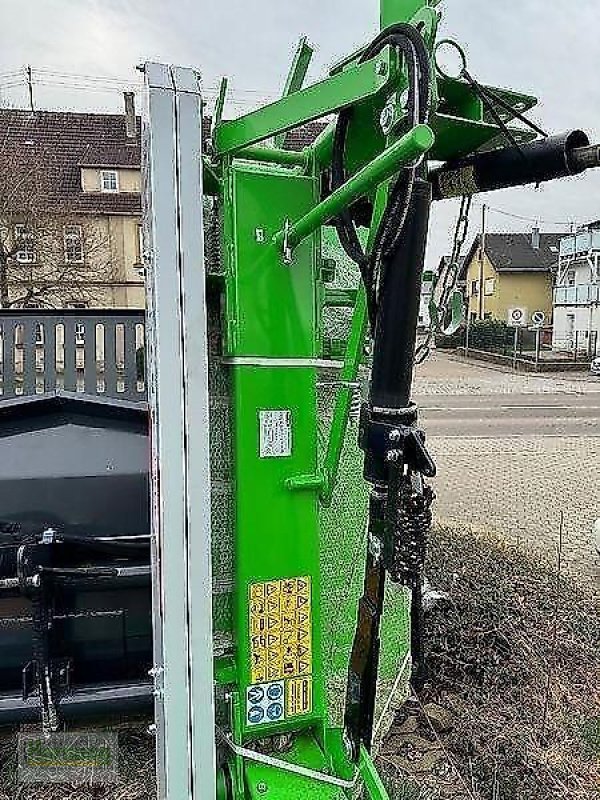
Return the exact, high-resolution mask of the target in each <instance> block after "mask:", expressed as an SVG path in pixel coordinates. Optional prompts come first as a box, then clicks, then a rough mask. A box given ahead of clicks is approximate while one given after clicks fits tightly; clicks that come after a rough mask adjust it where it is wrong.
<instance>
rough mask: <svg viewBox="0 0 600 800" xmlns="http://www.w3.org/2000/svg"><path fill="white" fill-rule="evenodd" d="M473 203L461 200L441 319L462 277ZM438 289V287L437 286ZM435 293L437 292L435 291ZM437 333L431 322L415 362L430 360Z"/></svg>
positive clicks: (467, 198)
mask: <svg viewBox="0 0 600 800" xmlns="http://www.w3.org/2000/svg"><path fill="white" fill-rule="evenodd" d="M472 203H473V197H472V195H465V196H463V197H462V199H461V203H460V212H459V215H458V219H457V221H456V226H455V229H454V238H453V240H452V255H451V256H450V263H449V264H448V266H447V268H446V270H445V272H444V274H443V275H442V286H441V292H440V295H439V296H440V300H439V306H438V309H439V312H440V313H439V314H438V318H439V317H442V318H443V317H444V316H445V315H446V314H447V312H448V303H449V301H450V299H451V297H452V295H453V294H454V292H455V290H456V286H457V284H458V279H459V275H460V259H461V255H462V249H463V247H464V244H465V241H466V239H467V236H468V235H469V225H470V216H469V215H470V213H471V206H472ZM436 289H438V287H437V286H436ZM434 291H435V290H434ZM435 333H436V325H435V323H434V321H433V320H431V322H430V325H429V331H428V332H427V338H426V339H425V341H424V342H423V343H422V344H420V345H419V346H418V347H417V350H416V353H415V362H416V363H417V364H422V363H423V362H424V361H426V359H427V358H429V356H430V354H431V342H432V340H433V338H434V336H435Z"/></svg>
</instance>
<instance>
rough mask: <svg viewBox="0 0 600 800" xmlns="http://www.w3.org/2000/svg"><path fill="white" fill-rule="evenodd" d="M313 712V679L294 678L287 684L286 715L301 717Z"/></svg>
mask: <svg viewBox="0 0 600 800" xmlns="http://www.w3.org/2000/svg"><path fill="white" fill-rule="evenodd" d="M311 711H312V678H292V679H291V680H289V681H287V682H286V690H285V715H286V717H299V716H301V715H303V714H310V713H311Z"/></svg>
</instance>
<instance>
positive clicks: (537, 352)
mask: <svg viewBox="0 0 600 800" xmlns="http://www.w3.org/2000/svg"><path fill="white" fill-rule="evenodd" d="M541 344H542V329H541V328H540V327H538V328H536V329H535V371H536V372H538V371H539V368H540V349H541Z"/></svg>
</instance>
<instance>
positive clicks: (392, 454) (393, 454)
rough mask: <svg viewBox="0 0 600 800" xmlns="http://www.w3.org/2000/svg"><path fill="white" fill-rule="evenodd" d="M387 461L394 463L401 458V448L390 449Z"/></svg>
mask: <svg viewBox="0 0 600 800" xmlns="http://www.w3.org/2000/svg"><path fill="white" fill-rule="evenodd" d="M385 460H386V461H391V462H392V463H394V462H396V461H399V460H400V451H399V450H390V451H389V452H388V453H387V455H386V457H385Z"/></svg>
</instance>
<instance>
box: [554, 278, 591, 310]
mask: <svg viewBox="0 0 600 800" xmlns="http://www.w3.org/2000/svg"><path fill="white" fill-rule="evenodd" d="M599 301H600V286H598V285H596V284H592V283H586V284H582V285H580V286H559V287H557V288H556V289H555V290H554V305H556V306H587V305H590V303H598V302H599Z"/></svg>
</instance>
